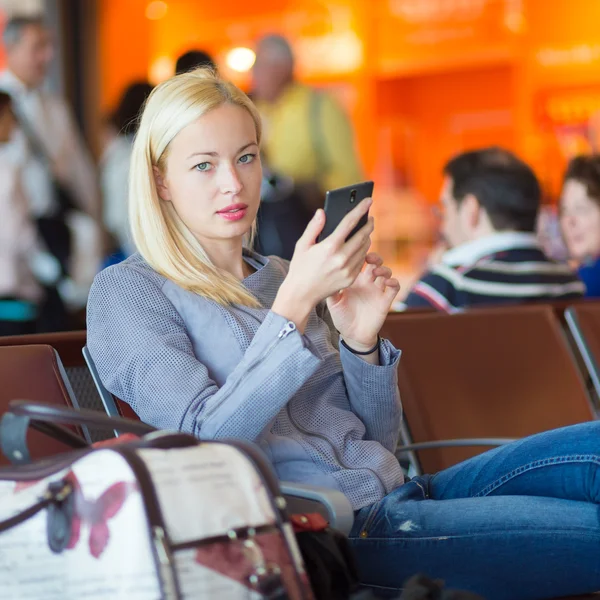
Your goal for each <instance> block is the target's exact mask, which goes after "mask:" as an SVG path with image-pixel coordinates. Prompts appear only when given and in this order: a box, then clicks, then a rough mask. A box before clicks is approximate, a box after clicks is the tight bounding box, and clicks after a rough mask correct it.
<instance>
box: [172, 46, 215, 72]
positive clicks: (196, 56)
mask: <svg viewBox="0 0 600 600" xmlns="http://www.w3.org/2000/svg"><path fill="white" fill-rule="evenodd" d="M199 67H208V68H210V69H213V70H215V71H216V69H217V67H216V65H215V61H214V60H213V58H212V56H211V55H210V54H208V52H204V50H189V51H188V52H184V53H183V54H182V55H181V56H180V57H179V58H178V59H177V62H176V63H175V75H181V73H187V72H188V71H193V70H194V69H197V68H199Z"/></svg>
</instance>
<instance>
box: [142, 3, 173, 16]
mask: <svg viewBox="0 0 600 600" xmlns="http://www.w3.org/2000/svg"><path fill="white" fill-rule="evenodd" d="M168 10H169V5H168V4H167V3H166V2H163V1H162V0H155V1H154V2H149V3H148V6H146V18H147V19H150V20H151V21H158V20H159V19H162V18H163V17H164V16H165V15H166V14H167V11H168Z"/></svg>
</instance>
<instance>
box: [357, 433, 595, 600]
mask: <svg viewBox="0 0 600 600" xmlns="http://www.w3.org/2000/svg"><path fill="white" fill-rule="evenodd" d="M599 467H600V422H599V421H595V422H590V423H583V424H581V425H573V426H571V427H564V428H562V429H556V430H553V431H548V432H544V433H540V434H537V435H534V436H531V437H528V438H525V439H523V440H519V441H518V442H514V443H512V444H508V445H506V446H502V447H500V448H496V449H494V450H491V451H489V452H485V453H484V454H481V455H480V456H476V457H475V458H472V459H469V460H467V461H465V462H463V463H460V464H458V465H455V466H454V467H451V468H450V469H446V470H445V471H441V472H439V473H437V474H436V475H433V476H431V475H425V476H422V477H415V478H414V479H412V480H411V481H409V482H408V483H405V484H404V485H402V486H400V487H399V488H397V489H395V490H394V491H392V492H391V493H390V494H388V495H387V496H386V497H385V498H383V499H382V500H380V501H379V502H377V503H376V504H373V505H372V506H367V507H365V508H363V509H361V510H360V511H358V512H357V515H356V520H355V524H354V527H353V529H352V532H351V534H350V538H351V541H352V545H353V547H354V549H355V551H356V555H357V558H358V563H359V567H360V572H361V580H362V581H363V582H364V583H365V584H366V585H368V586H372V587H373V588H374V589H379V590H381V592H385V591H386V590H390V591H391V590H393V591H395V592H398V590H400V589H401V587H402V583H403V582H404V581H405V580H406V579H407V578H408V577H410V576H411V575H414V574H415V573H425V574H427V575H429V576H430V577H434V578H440V579H443V580H444V581H445V582H446V585H447V586H448V587H450V588H455V589H463V590H469V591H473V592H476V593H479V594H481V595H482V596H484V597H485V598H486V599H487V600H534V599H536V600H537V599H543V598H556V597H559V596H566V595H574V594H583V593H589V592H594V591H598V590H600V512H599V509H600V507H599V504H600V469H599Z"/></svg>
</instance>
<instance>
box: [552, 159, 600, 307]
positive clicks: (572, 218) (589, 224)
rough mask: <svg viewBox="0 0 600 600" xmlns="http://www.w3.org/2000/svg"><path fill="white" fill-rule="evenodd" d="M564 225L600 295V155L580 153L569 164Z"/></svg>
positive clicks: (583, 272)
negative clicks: (580, 154) (581, 154)
mask: <svg viewBox="0 0 600 600" xmlns="http://www.w3.org/2000/svg"><path fill="white" fill-rule="evenodd" d="M560 226H561V231H562V234H563V238H564V240H565V243H566V245H567V249H568V251H569V255H570V257H571V258H572V259H573V260H574V261H575V262H576V263H577V265H578V272H579V276H580V277H581V279H582V280H583V282H584V284H585V287H586V293H585V295H586V296H587V297H590V298H600V155H592V156H577V157H576V158H574V159H572V160H571V162H570V163H569V166H568V167H567V171H566V173H565V177H564V184H563V189H562V195H561V199H560Z"/></svg>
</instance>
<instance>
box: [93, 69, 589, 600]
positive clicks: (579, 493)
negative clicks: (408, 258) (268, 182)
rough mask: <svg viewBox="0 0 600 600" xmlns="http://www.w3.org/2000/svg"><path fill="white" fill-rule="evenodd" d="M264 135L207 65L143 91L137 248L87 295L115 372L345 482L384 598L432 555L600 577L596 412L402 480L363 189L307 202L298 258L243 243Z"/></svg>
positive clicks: (136, 393)
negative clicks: (332, 202) (349, 205)
mask: <svg viewBox="0 0 600 600" xmlns="http://www.w3.org/2000/svg"><path fill="white" fill-rule="evenodd" d="M260 143H261V120H260V117H259V115H258V113H257V111H256V109H255V107H254V106H253V104H252V103H251V102H250V101H249V99H248V98H247V97H246V96H245V94H243V93H242V92H241V91H240V90H239V89H238V88H236V87H235V86H234V85H232V84H231V83H229V82H226V81H223V80H221V79H219V78H216V77H214V75H213V74H212V73H211V72H209V71H207V70H205V69H199V70H198V71H194V72H191V73H185V74H182V75H178V76H177V77H174V78H172V79H170V80H168V81H165V82H163V83H161V84H160V85H159V86H157V87H156V88H155V89H154V90H153V92H152V94H151V95H150V98H149V99H148V102H147V103H146V106H145V108H144V113H143V115H142V118H141V122H140V128H139V130H138V134H137V136H136V139H135V142H134V148H133V153H132V163H131V187H130V189H131V194H130V205H131V213H130V215H131V224H132V231H133V235H134V239H135V242H136V246H137V248H138V250H139V253H137V254H135V255H133V256H131V257H129V258H128V259H127V260H125V261H123V262H122V263H119V264H118V265H114V266H111V267H109V268H108V269H104V270H103V271H101V272H100V273H99V274H98V275H97V276H96V280H95V282H94V285H93V286H92V290H91V293H90V301H89V304H88V331H87V333H88V338H87V339H88V346H89V350H90V353H91V355H92V357H93V360H94V362H95V363H96V367H97V369H98V373H99V376H100V378H101V380H102V382H103V383H104V385H105V386H106V388H107V389H108V390H109V391H110V392H111V393H113V394H115V395H116V396H118V397H119V398H122V399H123V400H124V401H125V402H127V403H128V404H129V405H131V407H132V408H133V409H134V410H135V412H136V414H138V415H139V416H140V418H141V419H142V420H144V421H146V422H148V423H150V424H152V425H154V426H155V427H158V428H162V429H168V430H179V431H183V432H186V433H188V434H190V435H194V436H196V437H198V438H201V439H214V440H217V441H218V440H223V439H237V440H244V441H247V442H252V443H254V444H256V445H257V446H259V447H260V448H261V449H262V450H264V451H265V453H266V455H267V456H268V458H269V460H270V461H271V463H272V465H273V468H274V471H275V473H276V474H277V476H278V478H280V479H281V480H283V481H293V482H297V483H309V484H311V485H318V486H322V487H325V488H330V489H335V490H338V491H341V492H342V493H343V494H344V495H346V497H347V498H348V501H349V502H350V503H351V506H352V508H353V509H354V511H355V512H354V524H353V527H352V530H351V532H350V534H349V540H350V542H351V544H352V546H353V548H354V551H355V554H356V557H357V561H358V565H359V571H360V575H361V582H362V583H363V584H365V585H366V586H369V587H374V588H376V589H377V590H378V591H379V592H381V591H384V592H385V595H386V596H389V595H390V592H392V593H395V592H397V591H398V590H399V589H400V588H401V587H403V583H404V581H405V580H406V579H407V578H408V577H409V576H411V575H413V574H414V573H418V572H421V571H422V570H423V568H424V566H425V568H426V570H427V571H428V573H430V575H431V576H432V577H435V578H439V579H441V580H445V582H446V584H447V585H448V587H449V588H461V589H465V590H468V591H472V592H476V593H479V594H481V595H483V596H485V597H487V598H488V600H507V599H510V600H533V599H539V600H541V599H542V598H554V597H556V596H571V595H574V594H577V593H579V594H582V593H590V592H593V591H595V590H598V589H600V566H599V565H598V558H597V550H598V540H599V537H600V522H599V520H598V507H599V504H600V476H599V475H600V455H599V453H598V450H599V446H598V436H599V434H600V422H598V421H590V422H588V423H581V424H577V425H572V426H571V427H566V428H562V429H558V430H554V431H546V432H543V433H540V434H538V435H536V436H532V437H528V438H524V439H521V440H518V441H516V442H513V443H512V444H507V445H504V446H502V447H499V448H496V449H494V450H491V451H489V452H485V453H483V454H481V455H479V456H477V457H474V458H471V459H469V460H467V461H463V462H462V463H460V464H457V465H455V466H453V467H451V468H449V469H445V470H442V471H440V472H439V473H436V474H435V475H421V476H417V477H414V478H412V479H411V480H409V481H407V480H405V479H404V475H403V473H402V469H401V467H400V465H399V464H398V460H397V459H396V457H395V456H394V451H395V450H396V445H397V441H398V431H399V428H400V423H401V418H402V410H401V404H400V395H399V392H398V374H397V369H398V364H399V360H400V352H399V350H397V349H396V348H395V347H394V346H393V344H391V342H390V341H389V340H385V339H382V338H380V336H379V334H378V332H379V331H380V328H381V327H382V325H383V324H384V322H385V320H386V318H387V315H388V309H389V306H390V304H391V302H392V301H393V299H394V297H395V296H396V294H397V291H398V287H399V283H398V281H397V280H395V279H393V278H391V270H390V269H389V268H388V267H386V266H385V265H384V264H383V261H382V259H381V258H380V257H379V256H377V255H376V254H373V253H370V252H369V246H370V238H371V235H372V232H373V228H374V222H373V219H372V218H371V219H369V221H368V223H367V225H365V226H364V227H363V228H362V229H361V230H360V231H359V232H358V233H356V234H355V235H354V236H352V237H350V238H349V239H348V235H349V233H350V232H351V231H352V230H353V229H354V226H355V225H356V224H357V223H358V222H359V221H360V218H361V216H362V215H364V214H366V211H367V209H368V208H369V207H370V206H371V201H370V200H365V201H364V202H361V203H360V204H359V205H358V206H357V207H356V208H355V209H354V210H353V211H352V212H350V213H349V214H348V215H346V217H345V219H344V220H343V221H342V222H341V224H340V225H339V226H338V228H337V229H336V230H335V231H334V232H333V234H332V235H330V236H329V237H327V239H325V240H323V241H322V242H317V239H318V235H319V233H320V232H321V231H322V229H323V227H324V225H325V215H324V211H323V210H318V211H316V212H315V215H314V218H313V219H312V221H311V222H310V224H309V226H308V227H307V229H306V231H305V232H304V234H303V235H302V237H301V239H300V242H299V243H298V244H297V246H296V252H295V253H294V257H293V258H292V260H291V261H290V262H287V261H284V260H281V259H278V258H276V257H265V256H260V255H258V254H256V253H254V252H252V251H251V250H250V249H249V248H248V242H249V238H250V237H251V235H252V231H253V229H254V227H255V218H256V214H257V210H258V206H259V203H260V187H261V182H262V172H261V171H262V169H261V161H260V155H259V148H260ZM565 565H567V566H565ZM421 581H422V580H421Z"/></svg>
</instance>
